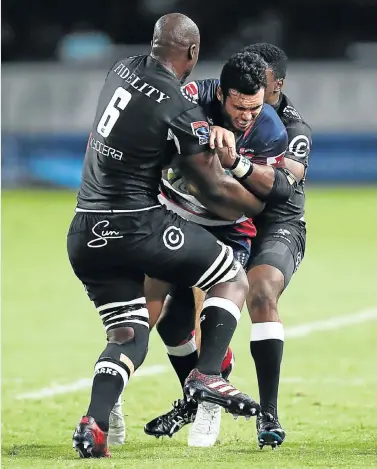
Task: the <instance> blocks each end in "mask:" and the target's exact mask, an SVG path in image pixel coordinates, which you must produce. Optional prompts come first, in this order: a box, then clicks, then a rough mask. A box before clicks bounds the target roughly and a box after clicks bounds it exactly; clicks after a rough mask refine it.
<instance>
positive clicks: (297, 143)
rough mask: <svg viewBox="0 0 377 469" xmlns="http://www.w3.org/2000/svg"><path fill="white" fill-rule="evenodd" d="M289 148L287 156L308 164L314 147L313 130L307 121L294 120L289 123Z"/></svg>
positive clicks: (305, 164)
mask: <svg viewBox="0 0 377 469" xmlns="http://www.w3.org/2000/svg"><path fill="white" fill-rule="evenodd" d="M287 133H288V149H287V153H286V154H285V157H286V158H290V159H291V160H295V161H298V162H299V163H302V164H303V165H304V166H305V167H307V166H308V159H309V154H310V151H311V148H312V132H311V129H310V127H309V126H308V125H307V124H305V122H292V123H290V124H288V125H287Z"/></svg>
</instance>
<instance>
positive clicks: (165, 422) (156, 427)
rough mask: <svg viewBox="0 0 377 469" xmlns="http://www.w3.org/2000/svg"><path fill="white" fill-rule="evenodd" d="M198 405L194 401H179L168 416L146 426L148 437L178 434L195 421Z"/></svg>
mask: <svg viewBox="0 0 377 469" xmlns="http://www.w3.org/2000/svg"><path fill="white" fill-rule="evenodd" d="M197 409H198V404H197V403H196V402H194V401H193V400H190V402H188V401H187V400H186V399H178V400H177V401H175V402H174V403H173V408H172V410H170V411H169V412H167V413H166V414H163V415H160V416H159V417H156V418H155V419H153V420H151V421H150V422H148V423H147V424H146V425H145V426H144V432H145V433H146V434H147V435H152V436H155V437H156V438H159V437H160V436H170V437H172V436H173V435H174V433H177V432H178V431H179V430H180V429H181V428H183V427H184V426H185V425H187V424H189V423H192V422H193V421H194V420H195V416H196V411H197Z"/></svg>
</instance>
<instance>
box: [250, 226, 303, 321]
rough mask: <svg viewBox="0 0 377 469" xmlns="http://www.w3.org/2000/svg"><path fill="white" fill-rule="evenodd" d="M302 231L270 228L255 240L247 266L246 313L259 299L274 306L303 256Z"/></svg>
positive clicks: (290, 228) (287, 228) (296, 228)
mask: <svg viewBox="0 0 377 469" xmlns="http://www.w3.org/2000/svg"><path fill="white" fill-rule="evenodd" d="M304 249H305V232H304V231H303V230H301V229H299V227H295V226H294V225H293V226H288V225H283V226H282V225H277V226H276V225H275V226H271V227H270V229H269V230H267V231H266V232H264V233H263V232H262V233H261V235H260V236H258V237H257V239H256V242H255V244H254V246H253V247H252V250H251V258H250V262H249V265H248V273H247V277H248V281H249V294H248V297H247V304H248V309H249V312H250V313H251V308H252V306H253V304H254V308H255V305H256V304H257V303H261V302H262V300H264V301H265V302H269V303H270V304H271V305H272V307H275V306H276V304H277V301H278V299H279V297H280V295H281V294H282V292H283V291H284V289H285V288H286V287H287V285H288V284H289V282H290V280H291V278H292V275H293V273H294V272H295V271H296V270H297V268H298V265H299V263H300V261H301V259H302V257H303V253H304Z"/></svg>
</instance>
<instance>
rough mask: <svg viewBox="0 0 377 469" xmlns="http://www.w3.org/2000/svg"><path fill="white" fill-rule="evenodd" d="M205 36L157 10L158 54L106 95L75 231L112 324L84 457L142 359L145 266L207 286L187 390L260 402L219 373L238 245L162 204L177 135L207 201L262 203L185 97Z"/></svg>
mask: <svg viewBox="0 0 377 469" xmlns="http://www.w3.org/2000/svg"><path fill="white" fill-rule="evenodd" d="M199 42H200V37H199V30H198V28H197V26H196V25H195V23H193V22H192V21H191V20H190V19H189V18H188V17H186V16H184V15H181V14H169V15H166V16H164V17H162V18H160V19H159V20H158V21H157V23H156V25H155V29H154V35H153V40H152V50H151V53H150V54H149V55H147V56H137V57H131V58H126V59H123V60H120V61H118V62H116V63H115V64H114V65H113V67H112V68H111V70H110V71H109V73H108V75H107V78H106V80H105V83H104V86H103V88H102V91H101V94H100V97H99V100H98V105H97V111H96V116H95V118H94V123H93V127H92V132H91V134H90V137H89V141H88V146H87V150H86V155H85V159H84V166H83V174H82V181H81V186H80V190H79V193H78V197H77V207H76V214H75V216H74V218H73V220H72V223H71V226H70V229H69V233H68V239H67V249H68V255H69V259H70V262H71V265H72V268H73V270H74V273H75V274H76V275H77V277H78V278H79V279H80V280H81V282H82V283H83V284H84V286H85V289H86V291H87V293H88V296H89V298H90V300H91V301H93V303H94V305H95V307H96V308H97V311H98V313H99V315H100V317H101V319H102V322H103V325H104V327H105V331H106V333H107V345H106V347H105V349H104V351H103V352H102V353H101V354H100V356H99V358H98V360H97V362H96V364H95V367H94V378H93V385H92V393H91V400H90V404H89V407H88V410H87V412H86V414H85V415H84V416H83V417H82V418H81V420H80V422H79V424H78V426H77V428H76V430H75V432H74V434H73V447H74V448H75V449H76V450H77V451H78V452H79V454H80V457H83V458H89V457H108V456H109V452H108V448H107V432H108V427H109V415H110V412H111V409H112V408H113V407H114V404H115V403H116V401H117V400H118V398H119V396H120V394H121V393H122V391H123V390H124V388H125V387H126V385H127V382H128V381H129V379H130V378H131V376H132V374H133V373H134V371H135V370H136V369H137V368H138V367H139V366H140V365H141V364H142V362H143V361H144V359H145V356H146V353H147V347H148V339H149V316H148V310H147V308H146V300H145V294H144V278H145V275H146V274H147V275H148V276H150V277H155V278H159V279H161V280H163V281H166V282H169V283H178V284H179V285H180V286H185V287H189V286H196V287H199V288H201V289H202V290H204V291H206V292H207V298H206V300H205V302H204V304H203V315H204V316H205V318H206V319H205V321H203V322H202V324H201V354H200V357H199V360H198V362H197V365H196V368H195V369H193V370H192V371H191V373H190V375H189V376H188V377H187V379H186V381H185V393H186V394H188V395H190V396H191V397H192V398H194V399H195V400H199V401H200V400H206V401H209V402H214V401H215V402H218V403H219V404H221V405H223V406H224V407H225V408H227V409H228V410H229V411H230V412H231V413H233V414H235V415H244V416H251V415H255V414H256V413H257V412H259V410H260V407H259V404H257V403H256V402H255V401H254V400H253V399H252V398H250V397H249V396H247V395H246V394H243V393H241V392H240V391H239V390H238V389H236V388H235V387H233V386H231V385H229V384H228V383H227V382H226V381H225V380H224V379H223V378H222V377H221V375H220V367H221V362H222V360H223V357H224V354H225V352H226V350H227V348H228V346H229V342H230V340H231V338H232V335H233V333H234V330H235V328H236V325H237V322H238V319H239V317H240V309H241V308H242V305H243V302H244V300H245V296H246V293H247V290H248V286H247V278H246V275H245V272H244V270H243V269H242V267H241V265H240V263H239V262H238V261H237V260H236V259H234V257H233V251H232V249H231V248H230V247H228V246H226V245H225V244H223V243H221V242H220V241H218V240H217V239H216V238H215V237H214V236H213V235H212V234H210V233H209V232H208V231H206V230H205V229H203V228H201V227H200V226H198V225H196V224H194V223H191V222H189V221H187V220H185V219H183V218H181V217H180V216H178V215H177V214H175V213H173V212H171V211H169V210H167V209H166V207H164V206H162V205H161V204H159V202H158V193H159V184H160V180H161V171H162V168H163V166H164V164H169V163H170V159H171V156H172V155H173V153H172V152H171V151H170V152H169V151H168V143H169V142H170V144H171V143H173V144H174V145H175V148H176V150H177V151H178V154H179V155H178V157H177V164H178V167H179V170H180V171H181V172H182V174H183V175H184V177H185V178H186V179H187V181H189V182H190V184H192V186H193V187H195V188H197V194H198V199H199V200H200V202H201V203H203V204H205V205H206V206H207V207H210V208H211V209H212V210H213V211H214V213H216V214H217V215H218V216H221V217H223V218H224V219H226V220H235V219H238V218H239V217H241V216H242V214H245V215H246V216H248V217H252V216H254V215H256V214H257V213H259V212H260V211H261V210H262V209H263V206H264V204H263V203H262V202H260V200H259V199H258V198H257V197H255V196H254V195H252V194H251V193H250V192H249V191H248V190H246V189H245V188H244V187H243V186H242V185H241V184H240V183H239V182H237V181H236V180H235V179H234V178H232V177H230V176H228V175H226V174H225V172H224V170H223V169H222V167H221V165H220V162H219V159H218V157H217V155H216V153H215V152H212V151H211V150H210V148H209V145H208V142H209V125H208V122H207V120H206V116H205V114H204V113H203V111H202V110H201V108H200V107H199V106H197V104H196V103H193V102H190V101H189V100H187V99H185V97H184V96H183V95H182V92H181V83H182V81H183V80H185V79H186V77H187V76H188V75H189V73H190V72H191V70H192V69H193V67H194V66H195V64H196V62H197V58H198V52H199ZM167 155H170V156H167ZM236 173H237V169H236Z"/></svg>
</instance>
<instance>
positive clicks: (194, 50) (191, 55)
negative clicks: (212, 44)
mask: <svg viewBox="0 0 377 469" xmlns="http://www.w3.org/2000/svg"><path fill="white" fill-rule="evenodd" d="M197 49H198V48H197V46H196V44H191V46H190V47H189V50H188V59H189V60H194V59H195V57H196V55H197V54H198V50H197Z"/></svg>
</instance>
